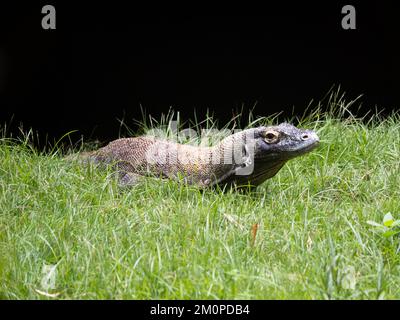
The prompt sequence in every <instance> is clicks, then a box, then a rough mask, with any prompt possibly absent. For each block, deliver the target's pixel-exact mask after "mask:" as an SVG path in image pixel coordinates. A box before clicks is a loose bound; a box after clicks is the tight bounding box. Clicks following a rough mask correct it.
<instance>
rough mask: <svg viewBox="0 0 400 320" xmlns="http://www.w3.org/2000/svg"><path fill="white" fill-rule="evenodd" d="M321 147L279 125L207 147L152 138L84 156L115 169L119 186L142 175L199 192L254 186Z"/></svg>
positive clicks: (309, 135) (120, 142)
mask: <svg viewBox="0 0 400 320" xmlns="http://www.w3.org/2000/svg"><path fill="white" fill-rule="evenodd" d="M318 144H319V138H318V136H317V134H316V133H315V132H314V131H312V130H305V129H298V128H296V127H294V126H292V125H290V124H287V123H283V124H280V125H277V126H269V127H264V126H262V127H257V128H251V129H247V130H243V131H241V132H239V133H235V134H232V135H230V136H228V137H226V138H225V139H223V140H222V141H221V142H220V143H218V144H216V145H215V146H211V147H203V146H192V145H187V144H179V143H176V142H173V141H170V140H165V139H158V138H156V137H152V136H141V137H137V138H122V139H117V140H114V141H112V142H110V143H109V144H108V145H107V146H105V147H103V148H100V149H99V150H97V151H94V152H93V153H90V154H89V155H88V157H89V158H90V159H91V160H93V161H94V162H96V163H102V164H111V165H114V166H115V168H116V170H117V171H118V173H119V176H120V182H121V184H122V185H131V184H134V183H136V181H137V178H138V177H140V176H154V177H161V178H167V179H174V180H181V179H183V181H184V182H185V183H188V184H193V185H197V186H199V187H201V188H205V187H212V186H216V185H219V186H226V185H236V186H244V185H251V186H258V185H260V184H261V183H262V182H264V181H265V180H266V179H269V178H271V177H273V176H274V175H275V174H276V173H277V172H278V171H279V170H280V169H281V168H282V166H283V165H284V164H285V163H286V162H287V161H288V160H290V159H292V158H294V157H297V156H300V155H302V154H305V153H307V152H309V151H311V150H312V149H314V148H315V147H316V146H317V145H318Z"/></svg>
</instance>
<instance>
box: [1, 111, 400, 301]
mask: <svg viewBox="0 0 400 320" xmlns="http://www.w3.org/2000/svg"><path fill="white" fill-rule="evenodd" d="M305 126H306V127H313V126H316V128H317V129H318V132H319V134H320V137H321V138H322V140H323V143H322V145H321V147H320V148H319V149H318V150H316V151H314V152H312V153H311V154H309V155H307V156H304V157H302V158H299V159H296V160H293V161H291V162H289V163H288V164H287V165H286V166H285V167H284V168H283V169H282V170H281V171H280V173H279V174H278V175H277V176H276V177H275V178H273V179H271V180H269V181H268V182H267V183H265V184H263V185H262V186H261V187H260V188H259V189H258V191H257V193H255V194H250V195H249V194H238V193H227V194H223V193H220V192H215V191H206V192H204V193H201V192H199V191H198V190H196V189H194V188H189V187H185V186H182V185H178V184H175V183H170V182H167V183H161V182H157V181H148V182H146V183H144V184H142V185H140V186H138V187H135V188H133V189H130V190H120V189H119V188H118V187H117V185H116V182H115V181H114V180H113V179H111V178H109V176H110V172H101V171H97V170H94V168H87V167H82V166H80V165H78V164H76V163H73V162H68V161H66V160H63V159H62V158H61V157H60V156H57V155H54V156H49V155H39V154H36V153H34V152H32V151H30V150H29V148H28V147H27V146H24V145H21V144H10V143H9V142H7V141H6V140H3V141H2V142H0V298H18V299H20V298H22V299H24V298H33V299H35V298H46V297H45V296H43V295H42V294H39V293H37V292H36V291H35V289H39V290H41V291H45V289H44V288H43V285H42V283H41V281H42V278H43V274H42V268H43V265H52V264H57V268H56V270H57V273H56V277H55V280H56V282H55V288H53V289H49V292H50V293H59V296H58V298H62V299H69V298H78V299H91V298H133V299H137V298H139V299H141V298H152V299H153V298H154V299H157V298H161V299H164V298H172V299H175V298H180V299H190V298H206V299H208V298H211V299H214V298H227V299H248V298H252V299H289V298H294V299H310V298H312V299H323V298H372V299H375V298H387V299H393V298H396V299H399V298H400V291H399V289H400V282H399V276H400V266H399V260H400V259H399V255H398V254H397V253H396V250H397V248H398V246H399V240H398V238H397V237H392V238H389V239H385V238H383V237H382V236H381V235H380V234H378V233H376V232H374V228H373V227H372V226H370V225H368V224H367V223H366V222H367V220H375V221H379V222H380V221H382V218H383V216H384V214H386V213H387V212H392V214H393V215H394V217H395V218H399V217H400V200H399V198H400V194H399V193H400V192H399V185H400V167H399V159H400V143H399V142H400V121H399V119H398V117H392V118H390V119H388V120H387V121H384V122H376V123H375V124H369V125H368V126H367V125H363V124H361V123H360V122H358V121H354V120H353V121H345V120H343V121H338V120H334V119H332V118H331V117H329V116H328V117H326V119H324V120H320V121H318V122H315V123H312V124H311V123H309V124H308V125H307V124H305ZM254 224H259V227H258V232H257V235H256V239H255V243H254V244H253V243H252V236H251V228H252V226H253V225H254ZM354 281H355V287H354V288H353V289H352V288H348V287H349V286H348V285H347V286H346V283H347V284H348V283H350V284H351V283H352V282H353V284H354ZM350 287H351V285H350ZM346 288H347V289H346Z"/></svg>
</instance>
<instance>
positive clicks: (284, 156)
mask: <svg viewBox="0 0 400 320" xmlns="http://www.w3.org/2000/svg"><path fill="white" fill-rule="evenodd" d="M255 138H256V150H257V152H256V153H255V157H256V158H268V159H271V160H272V159H276V160H289V159H292V158H294V157H297V156H300V155H302V154H305V153H307V152H309V151H311V150H312V149H314V148H315V147H317V146H318V144H319V138H318V135H317V134H316V133H315V131H312V130H306V129H299V128H296V127H295V126H293V125H291V124H288V123H281V124H279V125H277V126H270V127H259V128H257V130H256V136H255Z"/></svg>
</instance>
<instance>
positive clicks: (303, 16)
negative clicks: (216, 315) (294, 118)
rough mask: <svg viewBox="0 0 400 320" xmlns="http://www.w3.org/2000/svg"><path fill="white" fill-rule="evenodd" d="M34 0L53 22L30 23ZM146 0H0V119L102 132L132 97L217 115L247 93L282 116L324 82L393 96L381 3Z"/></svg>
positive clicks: (391, 103) (393, 62) (224, 116)
mask: <svg viewBox="0 0 400 320" xmlns="http://www.w3.org/2000/svg"><path fill="white" fill-rule="evenodd" d="M44 4H54V6H55V8H56V13H57V15H56V17H57V18H56V19H57V20H56V21H57V29H56V30H43V29H42V27H41V19H42V17H43V14H42V13H41V8H42V6H43V5H44ZM345 4H352V5H354V6H355V8H356V23H357V29H356V30H343V29H342V27H341V19H342V17H343V14H342V13H341V8H342V7H343V6H344V5H345ZM151 6H152V7H146V8H144V7H142V6H140V7H139V6H137V5H135V6H127V5H123V4H120V3H116V2H112V3H109V4H102V5H100V4H93V5H91V6H85V7H83V6H82V5H81V4H77V3H75V4H70V5H68V6H67V5H66V4H63V5H61V4H58V3H51V1H49V2H46V3H43V4H34V5H33V4H30V5H28V4H26V5H24V4H19V5H18V6H14V7H10V6H7V7H2V8H1V23H0V28H1V29H0V32H1V33H0V120H1V123H2V124H4V123H9V124H10V121H11V119H12V121H11V132H12V131H13V130H14V132H16V131H17V130H16V128H17V127H18V126H19V125H20V123H23V125H24V128H25V129H28V128H30V127H33V129H35V130H37V131H38V132H39V134H40V135H41V136H47V137H48V138H49V139H50V140H52V139H54V138H59V137H60V136H62V135H63V134H65V133H66V132H68V131H71V130H78V132H76V133H73V134H72V135H71V138H72V140H74V139H79V138H80V137H81V135H83V136H85V137H86V138H87V139H100V140H102V141H106V140H111V139H114V138H116V137H117V136H118V132H119V121H118V120H117V119H121V118H122V117H124V118H125V121H126V122H127V123H128V125H130V126H132V127H133V128H134V127H135V125H134V122H133V121H132V119H139V120H140V119H141V110H140V106H142V107H143V108H144V109H146V111H147V113H149V114H151V115H152V116H154V117H156V118H158V117H159V116H160V114H161V113H166V112H168V110H169V108H170V106H172V107H173V108H174V109H175V110H176V111H180V113H181V116H182V117H183V118H184V119H188V118H193V113H194V110H196V113H197V116H198V118H199V119H202V118H203V117H204V116H205V113H206V111H207V109H209V110H210V111H212V112H213V113H214V115H215V117H216V118H218V119H219V120H220V123H221V124H224V122H226V121H227V120H229V119H230V118H231V117H232V115H233V114H234V113H235V111H237V110H240V109H241V108H242V107H244V111H245V112H246V111H247V110H248V109H250V108H252V107H253V106H254V105H255V109H254V113H255V114H256V115H271V114H273V113H276V112H283V113H282V115H281V117H280V118H281V119H282V120H283V119H284V118H285V117H289V116H291V115H292V114H302V113H303V111H304V109H305V107H306V106H307V105H308V104H309V103H310V101H311V100H312V99H313V100H314V101H318V100H320V99H321V98H323V97H324V95H325V94H326V93H327V92H328V90H329V89H330V88H331V87H332V85H336V86H337V85H340V86H341V88H342V90H343V91H345V92H346V97H347V99H349V100H350V99H354V98H356V97H357V96H359V95H360V94H363V97H362V99H361V101H362V102H363V104H362V108H361V110H360V111H359V112H358V113H359V115H363V114H365V112H367V111H368V110H370V109H375V108H376V107H377V108H378V109H383V108H384V109H385V112H386V113H388V112H390V111H392V110H394V109H398V107H399V106H400V97H399V94H398V89H399V82H400V81H399V76H398V74H399V51H398V49H397V47H396V43H397V42H398V41H399V38H400V37H398V30H400V29H399V28H397V26H396V19H392V18H390V13H391V12H395V11H394V9H392V8H389V6H388V5H387V4H384V3H382V2H365V1H363V2H362V3H358V2H351V1H350V2H343V1H331V2H326V3H325V2H324V3H319V4H318V3H317V2H315V3H312V2H307V3H298V2H297V4H296V2H293V3H288V2H285V3H283V4H282V5H274V6H271V4H268V3H265V4H264V7H258V8H254V7H253V8H248V7H245V6H244V4H241V5H240V6H237V7H234V8H233V6H232V5H230V6H225V7H222V8H218V9H219V10H218V11H217V10H216V8H215V6H210V7H209V8H195V6H193V7H191V8H187V7H182V6H180V7H178V6H176V7H171V6H169V7H166V8H161V7H160V6H159V5H158V4H155V3H154V4H151ZM178 8H179V9H178ZM221 9H222V10H221ZM385 112H384V113H385Z"/></svg>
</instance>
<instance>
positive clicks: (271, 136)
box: [264, 131, 279, 143]
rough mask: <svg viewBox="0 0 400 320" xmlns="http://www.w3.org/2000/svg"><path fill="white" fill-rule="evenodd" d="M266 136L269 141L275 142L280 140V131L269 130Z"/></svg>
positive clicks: (266, 140)
mask: <svg viewBox="0 0 400 320" xmlns="http://www.w3.org/2000/svg"><path fill="white" fill-rule="evenodd" d="M264 138H265V142H267V143H275V142H277V141H278V138H279V133H278V132H276V131H267V132H265V134H264Z"/></svg>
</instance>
